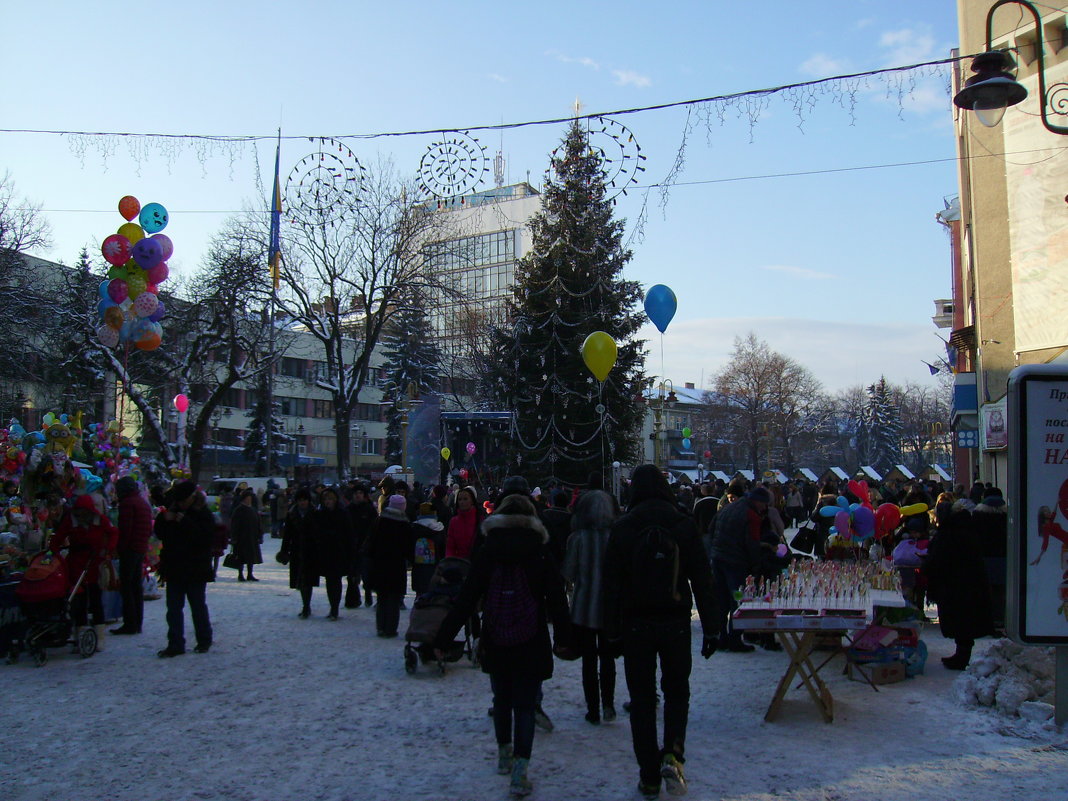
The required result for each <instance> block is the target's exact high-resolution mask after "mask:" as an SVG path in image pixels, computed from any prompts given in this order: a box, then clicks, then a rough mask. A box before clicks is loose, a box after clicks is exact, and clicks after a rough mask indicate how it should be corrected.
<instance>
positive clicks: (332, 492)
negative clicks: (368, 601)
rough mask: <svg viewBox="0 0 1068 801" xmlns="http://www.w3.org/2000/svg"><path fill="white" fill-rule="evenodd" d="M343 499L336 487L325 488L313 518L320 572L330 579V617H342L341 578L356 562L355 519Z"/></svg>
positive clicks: (328, 586) (328, 616) (334, 618)
mask: <svg viewBox="0 0 1068 801" xmlns="http://www.w3.org/2000/svg"><path fill="white" fill-rule="evenodd" d="M339 501H340V498H339V497H338V491H337V490H336V489H334V488H333V487H326V488H325V489H323V491H322V492H320V493H319V508H318V509H316V510H315V515H314V518H313V522H312V527H313V528H314V530H315V540H316V547H315V550H316V556H317V558H318V562H319V575H320V576H322V577H323V578H324V579H326V597H327V598H328V599H329V600H330V614H329V615H327V618H328V619H329V620H337V618H338V609H339V607H340V606H341V579H342V577H343V576H346V575H348V573H349V565H350V564H351V562H352V522H351V521H350V520H349V516H348V515H347V514H346V513H345V510H344V509H342V508H341V506H340V504H339Z"/></svg>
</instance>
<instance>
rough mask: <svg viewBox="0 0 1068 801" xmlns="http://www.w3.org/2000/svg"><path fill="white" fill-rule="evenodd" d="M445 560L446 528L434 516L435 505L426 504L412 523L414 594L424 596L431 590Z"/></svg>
mask: <svg viewBox="0 0 1068 801" xmlns="http://www.w3.org/2000/svg"><path fill="white" fill-rule="evenodd" d="M444 558H445V527H444V526H443V525H442V524H441V521H440V520H438V517H437V515H436V514H434V505H433V504H431V503H424V504H422V505H421V506H420V507H419V517H417V518H416V519H415V522H414V523H412V554H411V556H410V561H411V563H412V592H414V593H415V594H416V595H422V594H423V593H424V592H426V591H427V590H428V589H429V588H430V579H431V578H433V577H434V571H435V570H437V567H438V562H440V561H441V560H442V559H444Z"/></svg>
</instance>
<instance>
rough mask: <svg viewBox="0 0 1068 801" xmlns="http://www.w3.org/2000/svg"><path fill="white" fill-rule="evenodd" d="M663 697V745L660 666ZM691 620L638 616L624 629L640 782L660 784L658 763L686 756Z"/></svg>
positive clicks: (624, 668) (624, 660) (635, 753)
mask: <svg viewBox="0 0 1068 801" xmlns="http://www.w3.org/2000/svg"><path fill="white" fill-rule="evenodd" d="M657 657H659V659H660V689H661V690H662V691H663V693H664V747H663V748H660V747H659V745H658V744H657V737H656V663H657ZM692 665H693V655H692V654H691V653H690V621H689V619H688V618H686V619H682V620H679V619H675V618H662V617H660V618H639V619H635V620H632V621H630V622H629V623H627V624H626V625H625V627H624V631H623V670H624V673H625V674H626V677H627V689H628V690H629V691H630V734H631V740H632V742H633V745H634V757H635V758H636V759H637V760H638V770H639V773H640V775H641V780H642V781H643V782H645V783H647V784H656V785H659V784H660V760H661V759H662V758H663V756H664V755H665V754H673V755H674V756H675V758H676V759H678V760H679V762H683V761H685V757H686V724H687V723H688V722H689V716H690V668H691V667H692Z"/></svg>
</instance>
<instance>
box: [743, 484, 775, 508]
mask: <svg viewBox="0 0 1068 801" xmlns="http://www.w3.org/2000/svg"><path fill="white" fill-rule="evenodd" d="M746 497H747V498H749V500H751V501H756V502H757V503H765V504H767V505H768V506H770V505H771V493H770V492H768V490H767V488H766V487H757V488H756V489H754V490H750V491H749V494H748V495H747V496H746Z"/></svg>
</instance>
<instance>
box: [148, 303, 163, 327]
mask: <svg viewBox="0 0 1068 801" xmlns="http://www.w3.org/2000/svg"><path fill="white" fill-rule="evenodd" d="M166 313H167V310H166V309H165V308H163V301H162V300H161V301H160V302H159V303H157V304H156V310H155V311H154V312H152V314H150V315H149V316H148V319H149V320H151V321H152V322H154V323H158V322H159V321H160V320H162V319H163V315H165V314H166Z"/></svg>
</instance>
